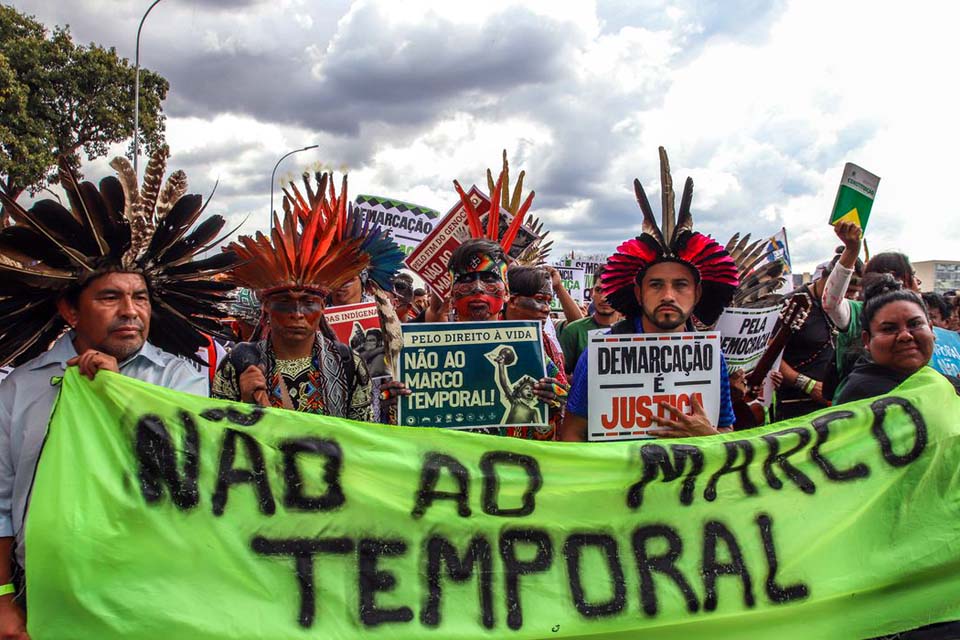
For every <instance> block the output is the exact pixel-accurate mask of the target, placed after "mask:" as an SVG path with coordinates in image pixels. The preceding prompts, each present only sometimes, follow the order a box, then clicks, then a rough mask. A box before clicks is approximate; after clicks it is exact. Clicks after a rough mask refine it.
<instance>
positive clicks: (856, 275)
mask: <svg viewBox="0 0 960 640" xmlns="http://www.w3.org/2000/svg"><path fill="white" fill-rule="evenodd" d="M843 249H844V247H843V245H840V246H839V247H837V248H836V249H834V251H833V258H832V259H831V260H830V262H828V263H827V266H825V267H824V268H823V273H822V274H821V276H820V277H822V278H823V279H824V280H826V278H827V276H828V275H830V272H831V271H833V268H834V267H836V266H837V263H838V262H840V255H841V254H842V253H843ZM862 275H863V260H861V259H860V258H857V261H856V262H855V263H854V265H853V280H859V279H860V276H862Z"/></svg>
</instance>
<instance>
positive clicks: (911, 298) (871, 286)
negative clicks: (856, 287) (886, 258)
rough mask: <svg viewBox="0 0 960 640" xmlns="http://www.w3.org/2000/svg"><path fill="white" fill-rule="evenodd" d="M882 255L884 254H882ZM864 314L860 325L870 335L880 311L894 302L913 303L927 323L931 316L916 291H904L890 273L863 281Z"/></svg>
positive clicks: (879, 274) (873, 274)
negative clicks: (874, 319)
mask: <svg viewBox="0 0 960 640" xmlns="http://www.w3.org/2000/svg"><path fill="white" fill-rule="evenodd" d="M881 255H882V254H881ZM863 299H864V303H863V313H862V314H861V315H860V325H861V326H862V327H863V330H864V331H866V332H867V333H868V334H869V333H870V323H871V322H873V317H874V316H875V315H877V312H878V311H880V309H882V308H884V307H885V306H887V305H888V304H890V303H892V302H900V301H904V302H912V303H914V304H916V305H917V306H918V307H920V308H921V309H922V310H923V315H924V316H925V317H926V319H927V322H930V314H929V313H927V306H926V305H925V304H924V303H923V298H921V297H920V294H918V293H917V292H915V291H911V290H910V289H904V288H903V284H902V283H901V282H900V281H899V280H897V279H896V278H895V277H894V276H893V275H892V274H890V273H870V274H867V275H866V276H865V277H864V279H863Z"/></svg>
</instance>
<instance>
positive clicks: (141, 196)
mask: <svg viewBox="0 0 960 640" xmlns="http://www.w3.org/2000/svg"><path fill="white" fill-rule="evenodd" d="M169 153H170V152H169V149H168V148H167V147H166V146H164V147H161V148H160V149H159V150H158V151H157V152H156V153H155V154H154V155H153V157H152V158H151V159H150V162H149V164H148V165H147V169H146V173H145V175H144V180H143V185H142V186H140V187H138V186H137V178H136V174H135V173H134V171H133V167H132V166H130V163H129V161H127V159H126V158H116V159H115V160H113V162H111V163H110V165H111V166H112V167H113V168H114V169H116V170H117V173H118V177H113V176H110V177H107V178H104V179H103V180H101V181H100V185H99V188H98V187H97V186H95V185H94V184H92V183H90V182H81V181H80V180H78V178H77V176H76V174H75V173H74V172H73V171H72V170H71V169H70V167H69V165H68V164H67V163H66V162H64V161H63V160H61V162H60V183H61V185H62V186H63V189H64V191H66V194H67V199H68V200H69V204H70V208H69V209H67V208H66V207H64V206H62V205H61V204H60V203H59V202H56V201H54V200H40V201H38V202H36V203H35V204H34V205H33V206H32V207H31V208H30V210H29V211H27V210H25V209H24V208H23V207H21V206H20V205H18V204H17V203H16V202H15V201H14V200H13V199H11V198H9V197H7V196H6V195H5V194H2V193H0V200H2V202H3V204H4V206H5V207H7V209H8V210H9V211H10V214H11V216H12V218H13V220H14V221H15V223H16V224H15V225H13V226H9V227H7V228H5V229H3V230H2V231H0V365H2V364H7V363H9V362H14V363H21V362H24V361H26V360H29V359H30V358H33V357H35V356H37V355H39V354H40V353H43V352H44V351H45V350H46V349H47V348H48V347H49V346H50V344H51V343H52V342H53V341H54V340H55V339H56V338H57V337H58V336H59V335H60V334H61V333H62V332H63V331H64V329H66V327H67V325H66V322H65V321H64V320H63V318H61V317H60V315H59V313H58V312H57V301H58V300H59V299H60V298H61V297H62V296H64V294H66V293H69V292H70V291H71V290H74V291H76V290H79V289H80V288H82V287H83V286H84V285H85V284H86V283H87V282H89V281H90V280H92V279H93V278H96V277H98V276H100V275H103V274H105V273H108V272H115V271H120V272H129V273H139V274H141V275H142V276H143V277H144V279H145V280H146V282H147V285H148V288H149V290H150V301H151V304H152V308H153V312H152V319H151V327H152V328H153V330H152V331H151V334H150V336H149V340H150V341H151V342H152V343H153V344H154V345H156V346H157V347H160V348H161V349H164V350H165V351H168V352H170V353H174V354H177V355H182V356H186V357H189V358H193V357H195V354H196V352H197V349H199V348H200V347H201V346H203V345H206V344H208V343H207V339H206V338H205V337H204V336H202V335H201V332H204V333H208V334H211V335H217V336H220V335H223V327H222V326H221V324H220V322H219V318H220V316H221V315H222V310H223V307H222V305H224V304H225V303H227V302H229V300H230V298H229V293H230V292H231V291H232V290H233V289H234V286H233V285H231V284H229V283H224V282H217V281H214V280H212V279H211V278H212V276H214V275H216V274H218V273H221V272H223V271H225V270H227V269H228V268H229V267H231V266H232V265H233V263H234V261H235V258H234V257H233V256H232V255H215V256H213V257H211V258H205V259H202V260H194V259H193V258H194V256H196V255H197V254H199V253H202V252H204V251H206V250H208V249H210V248H212V247H214V246H216V245H217V244H219V243H220V242H221V241H222V240H223V238H221V237H217V236H218V234H219V233H220V231H221V229H222V228H223V225H224V223H225V221H224V219H223V218H222V217H221V216H219V215H214V216H210V217H209V218H207V219H206V220H204V221H203V222H202V223H200V225H199V226H197V228H196V229H194V230H193V231H192V232H190V229H191V227H193V225H194V223H195V222H196V221H197V220H199V218H200V215H201V214H202V213H203V211H204V209H205V208H206V205H205V204H204V203H203V198H202V197H201V196H199V195H196V194H187V193H186V190H187V177H186V175H184V173H183V172H182V171H176V172H174V173H173V174H172V175H171V176H170V177H169V178H168V179H167V181H166V183H163V174H164V171H165V169H166V161H167V157H168V155H169ZM161 185H162V188H161ZM188 232H189V233H188Z"/></svg>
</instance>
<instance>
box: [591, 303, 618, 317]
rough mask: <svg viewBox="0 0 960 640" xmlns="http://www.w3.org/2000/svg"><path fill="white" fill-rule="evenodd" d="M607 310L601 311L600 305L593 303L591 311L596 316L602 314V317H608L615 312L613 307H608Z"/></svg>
mask: <svg viewBox="0 0 960 640" xmlns="http://www.w3.org/2000/svg"><path fill="white" fill-rule="evenodd" d="M608 309H609V311H601V310H600V307H598V306H596V305H594V307H593V312H594V313H595V314H597V315H598V316H603V317H604V318H607V317H610V316H612V315H613V314H615V313H616V312H617V310H616V309H614V308H613V307H608Z"/></svg>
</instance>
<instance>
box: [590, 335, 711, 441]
mask: <svg viewBox="0 0 960 640" xmlns="http://www.w3.org/2000/svg"><path fill="white" fill-rule="evenodd" d="M587 348H588V350H589V355H588V358H589V360H588V363H589V365H590V368H589V378H588V380H589V391H588V393H589V399H590V402H589V415H588V416H587V439H588V440H600V441H605V442H606V441H610V440H633V439H637V438H650V437H653V435H652V434H649V433H647V430H648V429H649V428H650V427H656V426H657V418H658V417H669V416H668V414H667V413H666V411H665V410H664V409H663V408H662V407H660V406H659V405H658V403H660V402H665V403H667V404H669V405H671V406H673V407H676V408H677V409H679V410H680V411H682V412H683V413H687V414H689V413H690V412H691V410H692V407H693V402H694V400H696V401H697V402H698V403H699V404H700V405H701V406H702V407H703V409H704V411H705V412H706V414H707V416H708V417H709V418H710V419H711V420H712V423H713V424H716V423H717V419H718V418H719V416H720V334H719V333H717V332H714V331H711V332H703V333H670V334H634V335H615V336H614V335H601V336H593V337H591V338H590V339H589V344H588V346H587Z"/></svg>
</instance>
